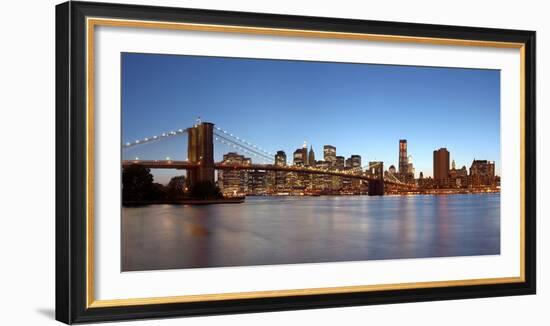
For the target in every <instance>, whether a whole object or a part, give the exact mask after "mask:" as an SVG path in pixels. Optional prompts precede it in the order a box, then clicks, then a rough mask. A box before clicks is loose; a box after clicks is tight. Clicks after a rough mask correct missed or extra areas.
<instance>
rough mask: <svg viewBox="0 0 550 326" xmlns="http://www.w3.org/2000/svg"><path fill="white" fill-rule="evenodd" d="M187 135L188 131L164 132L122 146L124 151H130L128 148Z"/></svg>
mask: <svg viewBox="0 0 550 326" xmlns="http://www.w3.org/2000/svg"><path fill="white" fill-rule="evenodd" d="M185 133H187V129H177V130H176V131H170V132H163V133H162V134H160V135H155V136H151V137H145V138H142V139H136V140H134V141H132V142H126V143H124V144H122V149H128V148H132V147H136V146H139V145H144V144H150V143H153V142H157V141H159V140H164V139H168V138H172V137H175V136H180V135H183V134H185Z"/></svg>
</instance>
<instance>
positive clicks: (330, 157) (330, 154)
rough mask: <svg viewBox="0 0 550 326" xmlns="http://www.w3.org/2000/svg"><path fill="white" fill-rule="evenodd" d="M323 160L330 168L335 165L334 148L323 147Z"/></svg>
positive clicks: (329, 146) (330, 146)
mask: <svg viewBox="0 0 550 326" xmlns="http://www.w3.org/2000/svg"><path fill="white" fill-rule="evenodd" d="M323 159H324V160H325V162H328V163H329V164H330V165H331V166H332V165H334V164H336V147H334V146H332V145H325V146H324V147H323Z"/></svg>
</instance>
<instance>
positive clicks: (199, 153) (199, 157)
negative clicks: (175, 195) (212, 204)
mask: <svg viewBox="0 0 550 326" xmlns="http://www.w3.org/2000/svg"><path fill="white" fill-rule="evenodd" d="M187 132H188V143H187V158H188V160H189V162H191V163H196V164H198V165H199V167H198V168H196V169H191V170H189V171H188V172H187V185H188V186H189V187H191V186H192V185H194V184H195V183H197V182H199V181H210V182H212V183H214V124H213V123H210V122H200V123H198V124H196V125H194V126H193V127H191V128H188V129H187Z"/></svg>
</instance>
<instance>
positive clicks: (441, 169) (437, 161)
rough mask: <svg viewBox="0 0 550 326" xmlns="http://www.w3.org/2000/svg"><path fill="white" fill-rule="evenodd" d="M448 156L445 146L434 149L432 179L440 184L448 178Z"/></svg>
mask: <svg viewBox="0 0 550 326" xmlns="http://www.w3.org/2000/svg"><path fill="white" fill-rule="evenodd" d="M449 157H450V154H449V151H448V150H447V149H446V148H440V149H438V150H435V151H434V163H433V164H434V180H435V181H436V182H438V183H440V184H441V183H442V182H444V181H445V180H447V179H448V178H449V163H450V162H449Z"/></svg>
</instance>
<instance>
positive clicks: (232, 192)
mask: <svg viewBox="0 0 550 326" xmlns="http://www.w3.org/2000/svg"><path fill="white" fill-rule="evenodd" d="M222 163H226V164H239V165H250V164H251V163H252V161H251V160H250V158H247V157H244V156H243V155H240V154H237V153H235V152H229V153H227V154H225V155H224V156H223V161H222ZM248 174H249V172H248V171H246V170H220V171H218V187H219V188H220V191H221V192H222V193H223V194H224V195H225V196H236V195H243V194H246V193H247V192H248Z"/></svg>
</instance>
